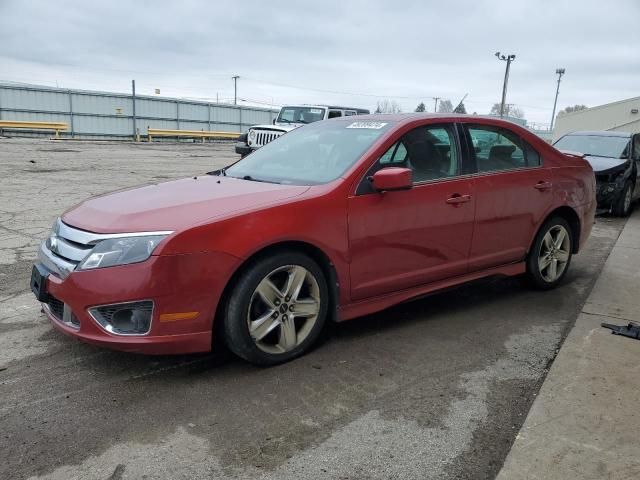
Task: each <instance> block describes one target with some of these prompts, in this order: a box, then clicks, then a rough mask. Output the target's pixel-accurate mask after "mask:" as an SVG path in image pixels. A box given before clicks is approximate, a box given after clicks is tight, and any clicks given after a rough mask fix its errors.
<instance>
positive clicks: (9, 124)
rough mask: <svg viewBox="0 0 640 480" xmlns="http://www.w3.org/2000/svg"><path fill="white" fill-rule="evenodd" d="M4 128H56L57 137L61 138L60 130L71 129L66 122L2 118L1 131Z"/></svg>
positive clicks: (0, 122) (0, 121)
mask: <svg viewBox="0 0 640 480" xmlns="http://www.w3.org/2000/svg"><path fill="white" fill-rule="evenodd" d="M3 128H24V129H25V130H54V131H55V132H56V138H60V132H61V131H64V130H69V125H68V124H67V123H65V122H24V121H21V120H0V131H2V129H3Z"/></svg>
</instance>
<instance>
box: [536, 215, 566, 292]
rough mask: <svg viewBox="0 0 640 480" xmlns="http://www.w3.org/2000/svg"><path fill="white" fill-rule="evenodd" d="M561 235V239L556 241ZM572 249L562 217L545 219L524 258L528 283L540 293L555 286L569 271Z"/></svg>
mask: <svg viewBox="0 0 640 480" xmlns="http://www.w3.org/2000/svg"><path fill="white" fill-rule="evenodd" d="M562 232H563V233H562ZM561 234H562V235H563V236H562V240H561V241H560V242H558V240H559V239H560V237H559V235H561ZM552 243H553V246H552ZM572 250H573V233H572V231H571V226H570V225H569V222H567V221H566V220H565V219H564V218H562V217H552V218H550V219H549V220H547V221H546V222H545V223H544V224H543V225H542V226H541V227H540V230H538V233H537V234H536V238H535V240H534V241H533V245H532V247H531V250H530V251H529V255H528V256H527V279H528V280H529V283H530V284H531V285H532V286H533V287H534V288H537V289H540V290H550V289H552V288H555V287H557V286H558V285H559V284H560V282H562V279H563V278H564V276H565V275H566V274H567V271H568V270H569V265H570V264H571V257H572V255H573V253H572ZM554 265H555V266H554Z"/></svg>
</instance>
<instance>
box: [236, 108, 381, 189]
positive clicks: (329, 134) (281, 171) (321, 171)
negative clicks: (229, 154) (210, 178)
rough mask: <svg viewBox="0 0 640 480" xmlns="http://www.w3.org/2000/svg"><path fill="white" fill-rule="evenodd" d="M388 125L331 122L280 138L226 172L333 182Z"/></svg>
mask: <svg viewBox="0 0 640 480" xmlns="http://www.w3.org/2000/svg"><path fill="white" fill-rule="evenodd" d="M390 126H391V123H390V122H373V121H360V122H354V121H347V120H337V121H336V120H330V121H324V122H317V123H314V124H312V125H307V126H305V127H300V128H297V129H295V130H292V131H291V132H289V133H287V134H285V135H282V136H281V137H279V138H277V139H276V140H274V141H272V142H270V143H268V144H266V145H265V146H264V147H262V148H260V149H258V150H256V151H255V152H253V153H252V154H251V155H248V156H247V157H246V158H244V159H242V160H240V161H239V162H238V163H236V164H234V165H233V166H231V167H229V168H227V169H226V171H225V173H226V175H227V176H230V177H237V178H245V179H247V180H255V181H265V182H274V183H285V184H290V185H316V184H320V183H327V182H330V181H332V180H335V179H336V178H338V177H339V176H340V175H342V174H343V173H344V172H345V171H346V170H347V169H348V168H349V167H351V166H352V165H354V164H355V163H356V162H357V161H358V159H359V158H360V157H361V156H362V155H363V154H364V153H365V152H366V151H367V150H368V149H369V147H370V146H371V145H372V144H373V143H374V142H375V141H376V140H377V139H378V138H379V137H380V136H381V135H382V134H383V133H384V132H385V131H387V130H388V129H389V128H390Z"/></svg>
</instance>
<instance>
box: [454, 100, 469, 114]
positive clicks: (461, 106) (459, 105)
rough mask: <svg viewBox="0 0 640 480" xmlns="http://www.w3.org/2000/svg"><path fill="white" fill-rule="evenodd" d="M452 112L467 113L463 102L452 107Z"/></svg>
mask: <svg viewBox="0 0 640 480" xmlns="http://www.w3.org/2000/svg"><path fill="white" fill-rule="evenodd" d="M453 113H467V109H466V108H464V103H462V102H460V103H459V104H458V106H457V107H456V108H454V110H453Z"/></svg>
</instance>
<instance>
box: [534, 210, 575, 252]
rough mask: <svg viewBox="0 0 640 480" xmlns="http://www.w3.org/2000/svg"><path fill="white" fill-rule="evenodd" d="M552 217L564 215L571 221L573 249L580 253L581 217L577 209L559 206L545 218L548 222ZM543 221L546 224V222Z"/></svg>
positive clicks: (563, 216)
mask: <svg viewBox="0 0 640 480" xmlns="http://www.w3.org/2000/svg"><path fill="white" fill-rule="evenodd" d="M551 217H562V218H564V219H565V220H566V221H567V222H568V223H569V226H570V227H571V233H572V237H573V245H571V249H572V250H573V253H578V249H579V248H580V218H579V217H578V214H577V213H576V211H575V210H574V209H573V208H571V207H566V206H565V207H559V208H556V209H555V210H554V211H552V212H551V213H550V214H549V215H547V218H545V219H544V221H545V222H546V221H547V220H549V219H550V218H551ZM542 223H543V224H544V222H542Z"/></svg>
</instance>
